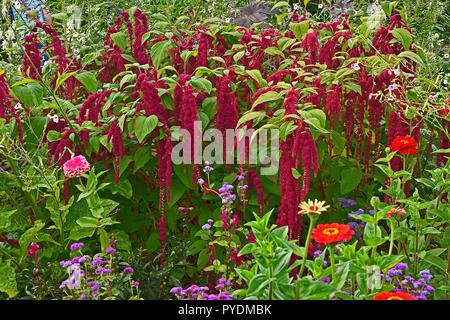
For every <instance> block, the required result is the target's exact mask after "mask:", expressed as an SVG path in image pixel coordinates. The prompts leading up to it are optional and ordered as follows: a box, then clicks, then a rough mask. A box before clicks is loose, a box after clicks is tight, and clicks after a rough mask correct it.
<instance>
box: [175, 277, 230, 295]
mask: <svg viewBox="0 0 450 320" xmlns="http://www.w3.org/2000/svg"><path fill="white" fill-rule="evenodd" d="M230 286H231V282H230V281H227V280H226V279H225V278H220V279H219V280H218V284H217V285H216V286H215V287H214V289H216V290H219V292H218V293H216V294H215V293H209V291H210V289H209V287H199V286H198V285H195V284H194V285H192V286H190V287H189V288H187V289H183V288H182V287H173V288H172V289H170V293H173V294H175V296H176V297H177V299H178V300H233V296H232V295H230V294H229V287H230ZM225 289H227V290H225Z"/></svg>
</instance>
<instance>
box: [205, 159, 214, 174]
mask: <svg viewBox="0 0 450 320" xmlns="http://www.w3.org/2000/svg"><path fill="white" fill-rule="evenodd" d="M213 170H214V168H212V167H210V165H209V162H208V161H205V167H204V168H203V172H206V173H208V172H211V171H213Z"/></svg>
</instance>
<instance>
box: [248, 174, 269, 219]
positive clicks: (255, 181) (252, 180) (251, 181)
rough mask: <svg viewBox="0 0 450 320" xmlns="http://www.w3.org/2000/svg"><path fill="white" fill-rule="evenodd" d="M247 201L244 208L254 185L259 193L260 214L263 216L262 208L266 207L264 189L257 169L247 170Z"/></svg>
mask: <svg viewBox="0 0 450 320" xmlns="http://www.w3.org/2000/svg"><path fill="white" fill-rule="evenodd" d="M247 186H248V187H247V201H246V202H245V203H244V210H245V209H246V208H247V204H248V200H249V199H250V195H251V192H252V187H253V186H254V187H255V189H256V194H257V197H258V199H257V201H258V204H259V210H258V214H259V216H260V217H261V216H262V209H263V207H264V190H263V187H262V184H261V180H260V179H259V176H258V172H257V171H256V170H249V171H248V172H247Z"/></svg>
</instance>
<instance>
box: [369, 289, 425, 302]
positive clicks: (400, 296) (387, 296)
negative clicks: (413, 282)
mask: <svg viewBox="0 0 450 320" xmlns="http://www.w3.org/2000/svg"><path fill="white" fill-rule="evenodd" d="M373 300H416V298H414V297H413V296H412V295H410V294H408V293H406V292H401V291H399V292H395V293H394V292H386V291H384V292H381V293H379V294H377V295H376V296H375V297H373Z"/></svg>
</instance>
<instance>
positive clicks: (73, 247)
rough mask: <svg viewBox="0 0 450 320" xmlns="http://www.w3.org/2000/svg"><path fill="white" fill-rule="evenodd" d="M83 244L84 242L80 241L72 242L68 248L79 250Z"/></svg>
mask: <svg viewBox="0 0 450 320" xmlns="http://www.w3.org/2000/svg"><path fill="white" fill-rule="evenodd" d="M83 246H84V243H82V242H78V243H73V244H72V245H71V246H70V250H71V251H75V250H81V248H83Z"/></svg>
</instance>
